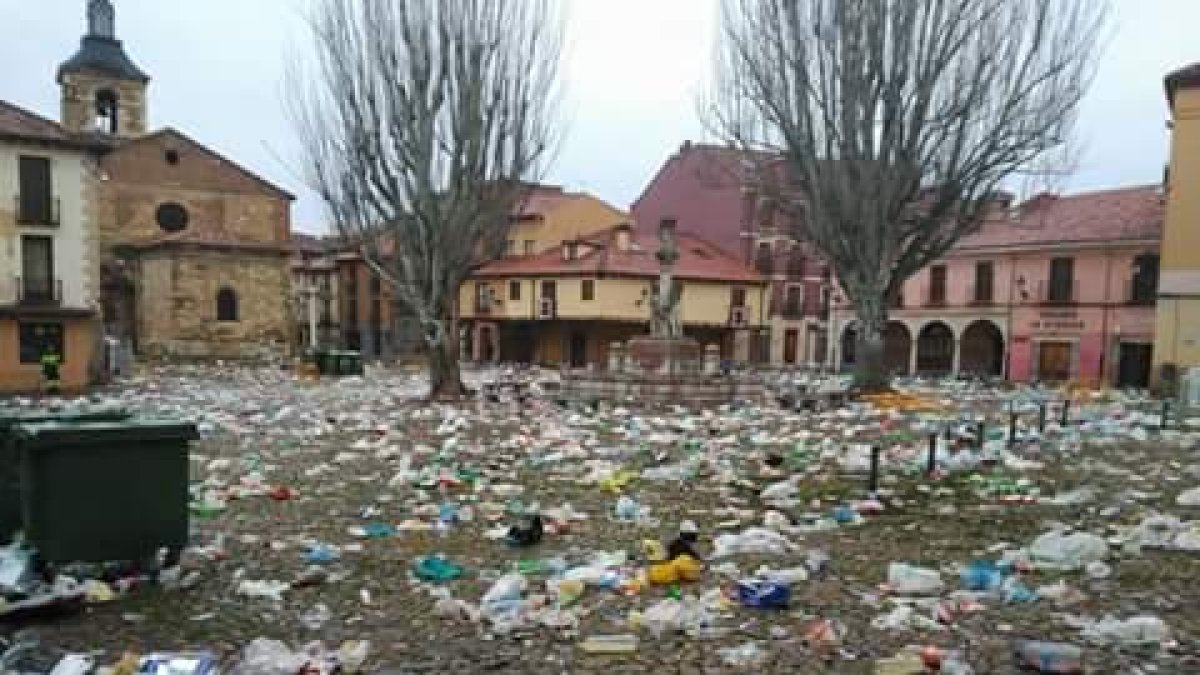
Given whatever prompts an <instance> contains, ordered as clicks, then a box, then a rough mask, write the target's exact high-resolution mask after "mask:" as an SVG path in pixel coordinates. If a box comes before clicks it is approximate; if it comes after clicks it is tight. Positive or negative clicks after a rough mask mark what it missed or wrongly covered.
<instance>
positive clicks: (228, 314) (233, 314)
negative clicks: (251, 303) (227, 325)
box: [217, 288, 238, 321]
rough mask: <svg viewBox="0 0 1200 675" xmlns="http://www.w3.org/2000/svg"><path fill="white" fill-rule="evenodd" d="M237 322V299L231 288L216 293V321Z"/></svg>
mask: <svg viewBox="0 0 1200 675" xmlns="http://www.w3.org/2000/svg"><path fill="white" fill-rule="evenodd" d="M237 320H238V297H237V293H236V292H235V291H234V290H233V289H232V288H222V289H221V290H219V291H217V321H237Z"/></svg>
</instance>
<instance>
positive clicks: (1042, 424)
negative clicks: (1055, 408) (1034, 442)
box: [1038, 401, 1046, 434]
mask: <svg viewBox="0 0 1200 675" xmlns="http://www.w3.org/2000/svg"><path fill="white" fill-rule="evenodd" d="M1045 431H1046V402H1045V401H1042V402H1041V403H1039V404H1038V433H1039V434H1040V433H1043V432H1045Z"/></svg>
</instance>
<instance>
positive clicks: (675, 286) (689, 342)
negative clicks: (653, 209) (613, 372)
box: [626, 219, 703, 378]
mask: <svg viewBox="0 0 1200 675" xmlns="http://www.w3.org/2000/svg"><path fill="white" fill-rule="evenodd" d="M658 243H659V245H658V253H657V254H656V257H657V258H658V266H659V272H658V283H657V284H656V285H655V288H654V292H653V293H651V295H650V334H649V335H645V336H641V337H636V338H633V339H631V340H630V341H629V343H628V345H627V346H626V352H627V355H628V362H629V367H630V369H631V370H632V372H635V373H638V374H642V375H657V376H665V377H668V378H669V377H672V376H680V375H694V374H699V373H700V371H701V366H702V365H703V363H702V357H703V351H702V350H701V348H700V343H699V342H697V341H696V340H694V339H692V338H690V337H687V336H686V335H684V334H683V321H682V320H681V319H680V317H679V300H680V298H681V297H682V295H683V288H682V287H681V286H680V285H679V283H677V282H676V281H675V263H676V262H678V261H679V246H678V244H676V242H675V221H674V220H670V219H665V220H663V221H662V222H661V223H660V224H659V226H658Z"/></svg>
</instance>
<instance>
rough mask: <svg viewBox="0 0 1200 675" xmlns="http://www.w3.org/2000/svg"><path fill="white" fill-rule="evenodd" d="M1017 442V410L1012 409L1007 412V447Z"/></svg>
mask: <svg viewBox="0 0 1200 675" xmlns="http://www.w3.org/2000/svg"><path fill="white" fill-rule="evenodd" d="M1016 443H1017V411H1015V410H1012V411H1009V413H1008V447H1010V448H1011V447H1012V446H1014V445H1016Z"/></svg>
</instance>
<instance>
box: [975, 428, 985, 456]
mask: <svg viewBox="0 0 1200 675" xmlns="http://www.w3.org/2000/svg"><path fill="white" fill-rule="evenodd" d="M983 431H984V427H983V422H980V423H979V424H977V425H975V449H976V450H983Z"/></svg>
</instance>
